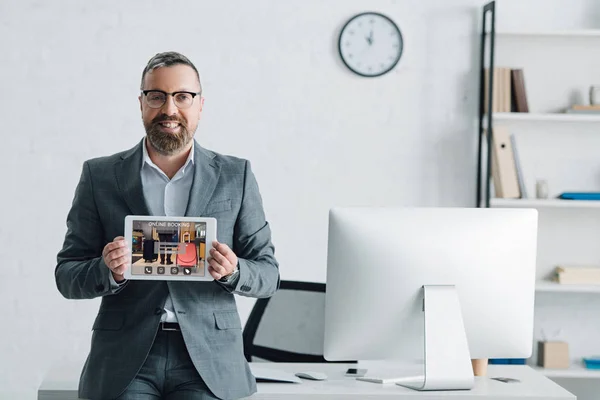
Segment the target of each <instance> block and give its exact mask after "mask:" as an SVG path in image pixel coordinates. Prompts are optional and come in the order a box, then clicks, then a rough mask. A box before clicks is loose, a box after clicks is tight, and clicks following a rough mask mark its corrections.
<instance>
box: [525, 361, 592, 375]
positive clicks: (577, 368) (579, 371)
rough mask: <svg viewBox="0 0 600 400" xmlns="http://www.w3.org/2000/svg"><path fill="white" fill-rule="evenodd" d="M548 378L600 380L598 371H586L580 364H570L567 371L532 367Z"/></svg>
mask: <svg viewBox="0 0 600 400" xmlns="http://www.w3.org/2000/svg"><path fill="white" fill-rule="evenodd" d="M531 368H533V369H535V370H536V371H538V372H540V373H541V374H543V375H545V376H546V377H548V378H592V379H598V378H600V370H596V369H587V368H585V367H584V366H583V365H581V364H572V365H571V366H570V367H569V368H568V369H552V368H542V367H538V366H532V367H531Z"/></svg>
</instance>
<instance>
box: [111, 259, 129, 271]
mask: <svg viewBox="0 0 600 400" xmlns="http://www.w3.org/2000/svg"><path fill="white" fill-rule="evenodd" d="M128 261H129V256H122V257H118V258H113V259H112V260H111V261H109V262H108V263H107V264H106V265H107V266H108V268H110V269H111V270H112V271H115V270H116V269H117V268H118V267H120V266H121V265H126V264H127V262H128ZM115 272H116V271H115Z"/></svg>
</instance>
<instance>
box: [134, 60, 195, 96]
mask: <svg viewBox="0 0 600 400" xmlns="http://www.w3.org/2000/svg"><path fill="white" fill-rule="evenodd" d="M173 65H187V66H189V67H192V69H193V70H194V72H196V76H197V77H198V84H199V85H200V93H202V84H201V83H200V74H199V73H198V70H197V69H196V67H195V66H194V64H193V63H192V62H191V61H190V60H189V59H188V58H187V57H186V56H184V55H183V54H180V53H177V52H175V51H167V52H164V53H158V54H156V55H155V56H154V57H152V58H151V59H150V61H148V64H146V68H144V72H142V82H141V84H140V90H143V89H144V78H145V77H146V74H147V73H148V72H152V71H154V70H155V69H157V68H162V67H171V66H173Z"/></svg>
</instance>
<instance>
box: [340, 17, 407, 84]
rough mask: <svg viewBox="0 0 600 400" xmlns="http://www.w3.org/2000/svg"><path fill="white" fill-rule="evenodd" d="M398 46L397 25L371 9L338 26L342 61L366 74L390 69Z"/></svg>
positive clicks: (400, 41) (400, 43)
mask: <svg viewBox="0 0 600 400" xmlns="http://www.w3.org/2000/svg"><path fill="white" fill-rule="evenodd" d="M402 47H403V41H402V34H401V33H400V29H398V26H397V25H396V24H395V23H394V22H393V21H392V20H391V19H389V18H388V17H386V16H385V15H382V14H379V13H374V12H367V13H362V14H358V15H356V16H354V17H352V18H351V19H350V20H349V21H348V22H347V23H346V25H344V27H343V28H342V31H341V33H340V40H339V43H338V48H339V52H340V56H341V57H342V60H343V61H344V64H346V66H347V67H348V68H350V70H351V71H352V72H354V73H356V74H358V75H361V76H366V77H375V76H380V75H383V74H385V73H386V72H389V71H391V70H392V68H394V67H395V66H396V64H398V61H399V60H400V56H401V55H402Z"/></svg>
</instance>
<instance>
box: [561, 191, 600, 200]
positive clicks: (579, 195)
mask: <svg viewBox="0 0 600 400" xmlns="http://www.w3.org/2000/svg"><path fill="white" fill-rule="evenodd" d="M558 198H559V199H562V200H596V201H597V200H600V192H563V193H561V194H559V195H558Z"/></svg>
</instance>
